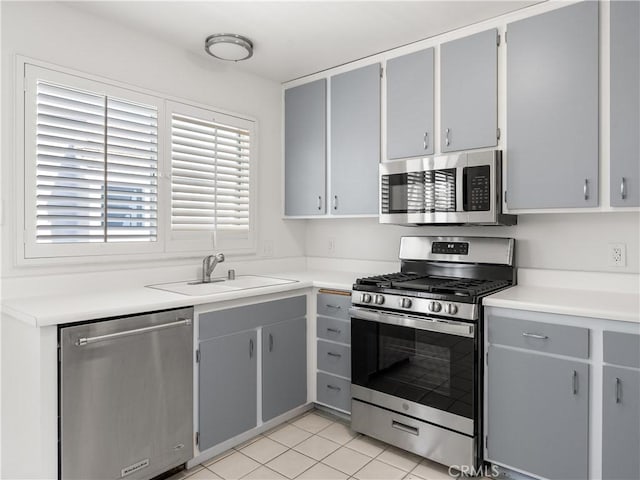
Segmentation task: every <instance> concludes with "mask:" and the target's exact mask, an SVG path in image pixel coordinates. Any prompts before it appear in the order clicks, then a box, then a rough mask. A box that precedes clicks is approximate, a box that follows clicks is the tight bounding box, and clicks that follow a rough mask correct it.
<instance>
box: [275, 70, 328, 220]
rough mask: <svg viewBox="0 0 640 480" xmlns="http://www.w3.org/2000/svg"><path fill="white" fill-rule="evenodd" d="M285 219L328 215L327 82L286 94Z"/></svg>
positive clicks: (305, 85)
mask: <svg viewBox="0 0 640 480" xmlns="http://www.w3.org/2000/svg"><path fill="white" fill-rule="evenodd" d="M284 109H285V127H284V132H285V133H284V143H285V156H284V159H285V160H284V161H285V169H284V171H285V174H284V176H285V207H284V211H285V215H288V216H297V215H301V216H308V215H324V214H325V213H326V198H325V195H326V193H325V192H326V187H325V183H326V156H327V155H326V153H327V146H326V145H327V138H326V137H327V135H326V132H327V81H326V80H325V79H320V80H316V81H315V82H311V83H307V84H304V85H300V86H298V87H293V88H290V89H288V90H285V92H284Z"/></svg>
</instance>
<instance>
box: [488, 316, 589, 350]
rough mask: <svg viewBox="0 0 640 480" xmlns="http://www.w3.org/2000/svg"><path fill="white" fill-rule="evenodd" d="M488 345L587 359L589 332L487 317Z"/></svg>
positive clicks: (540, 323) (502, 317)
mask: <svg viewBox="0 0 640 480" xmlns="http://www.w3.org/2000/svg"><path fill="white" fill-rule="evenodd" d="M487 323H488V327H489V343H492V344H499V345H506V346H510V347H518V348H525V349H527V350H534V351H538V352H544V353H555V354H559V355H567V356H569V357H576V358H589V329H588V328H581V327H569V326H566V325H558V324H555V323H542V322H533V321H530V320H521V319H516V318H509V317H505V316H501V315H495V314H490V315H489V316H488V318H487Z"/></svg>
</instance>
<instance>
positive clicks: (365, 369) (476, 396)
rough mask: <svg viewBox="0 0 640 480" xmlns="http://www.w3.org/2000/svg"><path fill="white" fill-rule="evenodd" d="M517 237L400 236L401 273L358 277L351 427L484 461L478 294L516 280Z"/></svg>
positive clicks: (473, 463)
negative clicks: (515, 239) (515, 254)
mask: <svg viewBox="0 0 640 480" xmlns="http://www.w3.org/2000/svg"><path fill="white" fill-rule="evenodd" d="M514 248H515V241H514V240H513V239H511V238H484V237H403V238H402V239H401V242H400V260H401V271H400V272H398V273H392V274H388V275H379V276H374V277H367V278H360V279H358V280H357V281H356V283H355V284H354V285H353V293H352V307H351V309H350V310H349V311H350V316H351V342H352V346H351V369H352V375H351V377H352V380H351V382H352V385H351V392H352V402H351V426H352V428H353V429H354V430H356V431H358V432H361V433H364V434H366V435H369V436H371V437H374V438H378V439H380V440H383V441H385V442H387V443H390V444H393V445H396V446H398V447H400V448H403V449H405V450H409V451H411V452H414V453H416V454H418V455H421V456H424V457H426V458H429V459H431V460H434V461H436V462H439V463H442V464H445V465H448V466H453V467H455V468H457V469H458V470H461V469H463V468H464V467H467V468H478V467H479V466H480V464H481V462H482V448H481V442H480V439H481V438H482V393H483V392H482V375H483V361H482V360H483V358H482V357H483V352H482V345H483V338H482V331H483V325H482V321H483V316H482V298H483V297H484V296H486V295H488V294H491V293H494V292H497V291H499V290H502V289H504V288H508V287H509V286H511V285H513V284H515V268H514Z"/></svg>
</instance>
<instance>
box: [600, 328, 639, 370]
mask: <svg viewBox="0 0 640 480" xmlns="http://www.w3.org/2000/svg"><path fill="white" fill-rule="evenodd" d="M603 341H604V361H605V362H606V363H613V364H614V365H623V366H625V367H635V368H640V335H636V334H633V333H621V332H604V334H603Z"/></svg>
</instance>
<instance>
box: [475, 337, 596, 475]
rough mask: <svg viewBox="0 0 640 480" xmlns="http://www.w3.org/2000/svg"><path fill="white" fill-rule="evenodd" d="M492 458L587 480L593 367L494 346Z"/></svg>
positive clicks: (490, 413) (490, 376)
mask: <svg viewBox="0 0 640 480" xmlns="http://www.w3.org/2000/svg"><path fill="white" fill-rule="evenodd" d="M487 375H488V383H487V385H488V393H487V396H488V405H487V409H488V410H487V419H488V425H487V428H486V432H487V435H488V438H487V455H488V457H489V460H490V461H493V462H496V463H499V464H502V465H505V466H507V467H512V468H516V469H518V470H522V471H524V472H529V473H532V474H534V475H537V476H540V477H544V478H562V479H572V478H575V479H585V478H588V475H587V473H588V463H589V462H588V431H589V428H588V426H589V366H588V364H586V363H582V362H578V361H572V360H565V359H561V358H557V357H552V356H547V355H543V354H540V353H534V352H531V353H530V352H527V351H521V350H514V349H511V348H508V347H502V346H496V345H491V346H490V347H489V350H488V367H487Z"/></svg>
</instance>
